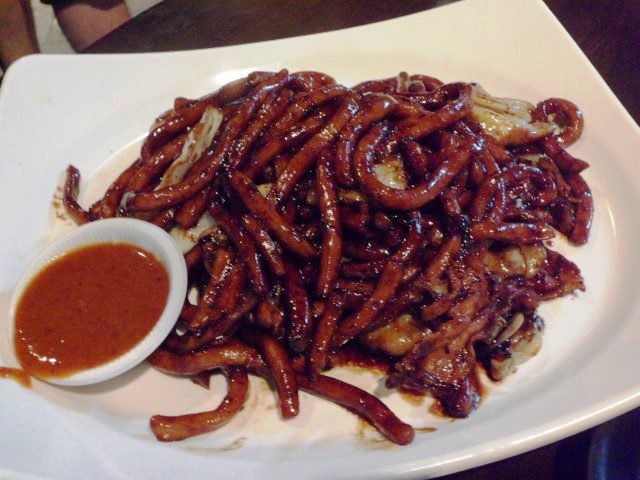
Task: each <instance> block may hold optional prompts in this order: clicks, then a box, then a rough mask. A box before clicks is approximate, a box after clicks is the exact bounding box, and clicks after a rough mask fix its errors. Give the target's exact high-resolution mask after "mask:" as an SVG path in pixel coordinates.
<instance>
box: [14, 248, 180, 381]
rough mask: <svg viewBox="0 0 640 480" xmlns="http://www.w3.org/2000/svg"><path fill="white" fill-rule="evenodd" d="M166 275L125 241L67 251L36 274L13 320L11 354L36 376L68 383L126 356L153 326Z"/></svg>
mask: <svg viewBox="0 0 640 480" xmlns="http://www.w3.org/2000/svg"><path fill="white" fill-rule="evenodd" d="M168 294H169V275H168V273H167V271H166V269H165V267H164V266H163V265H162V263H160V261H158V259H157V258H156V257H155V256H154V255H153V254H151V253H149V252H147V251H145V250H143V249H141V248H139V247H136V246H134V245H130V244H125V243H101V244H95V245H90V246H87V247H82V248H79V249H76V250H73V251H71V252H69V253H67V254H65V255H63V256H62V257H60V258H59V259H57V260H55V261H53V262H51V263H50V264H49V265H47V266H46V267H45V268H44V269H43V270H41V271H40V272H39V273H38V274H37V275H36V276H35V277H34V278H33V280H31V283H30V284H29V285H28V286H27V288H26V289H25V292H24V293H23V295H22V297H21V298H20V301H19V303H18V307H17V310H16V316H15V336H14V343H15V351H16V355H17V357H18V360H19V361H20V363H21V365H22V367H23V368H24V369H25V370H26V371H27V372H29V373H30V374H31V375H33V376H36V377H39V378H52V377H58V378H60V377H67V376H70V375H72V374H74V373H76V372H78V371H81V370H86V369H90V368H94V367H97V366H99V365H102V364H105V363H107V362H109V361H111V360H113V359H115V358H117V357H119V356H121V355H123V354H124V353H126V352H127V351H129V350H130V349H131V348H133V347H134V346H135V345H136V344H137V343H138V342H140V341H141V340H142V339H143V338H144V337H145V336H146V335H147V334H148V333H149V332H150V331H151V329H152V328H153V326H154V325H155V324H156V322H157V321H158V319H159V318H160V316H161V314H162V311H163V310H164V307H165V304H166V302H167V296H168Z"/></svg>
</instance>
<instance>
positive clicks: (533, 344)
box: [490, 313, 542, 381]
mask: <svg viewBox="0 0 640 480" xmlns="http://www.w3.org/2000/svg"><path fill="white" fill-rule="evenodd" d="M514 323H515V325H513V327H512V324H514ZM518 324H520V326H519V327H518V328H517V329H515V328H514V327H515V326H517V325H518ZM500 340H502V341H501V342H500V347H498V348H496V350H495V351H494V353H493V354H492V356H491V360H490V369H491V371H490V373H491V377H492V378H493V379H494V380H497V381H501V380H504V379H505V378H507V377H508V376H509V375H511V374H512V373H514V372H515V371H516V370H517V369H518V367H519V366H520V365H522V364H523V363H525V362H527V361H528V360H530V359H531V358H533V357H534V356H535V355H536V354H537V353H538V352H539V351H540V348H541V347H542V322H541V321H531V320H526V321H525V320H524V315H523V314H522V313H516V314H515V315H514V316H513V317H512V320H511V322H510V324H509V325H507V327H506V328H505V330H504V331H503V333H502V334H501V335H500V337H498V341H500ZM507 340H508V344H506V343H505V342H506V341H507Z"/></svg>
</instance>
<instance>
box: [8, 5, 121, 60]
mask: <svg viewBox="0 0 640 480" xmlns="http://www.w3.org/2000/svg"><path fill="white" fill-rule="evenodd" d="M0 1H2V0H0ZM53 8H54V11H55V12H56V17H57V18H58V23H59V24H60V27H61V28H62V31H63V32H64V34H65V36H66V37H67V39H68V40H69V43H71V46H72V47H73V49H74V50H75V51H76V52H79V51H81V50H84V49H85V48H87V47H88V46H89V45H91V44H92V43H94V42H95V41H96V40H98V39H99V38H101V37H104V36H105V35H106V34H107V33H109V32H111V31H112V30H115V29H116V28H118V27H119V26H120V25H122V24H123V23H125V22H126V21H127V20H129V19H130V18H131V14H130V13H129V9H128V8H127V5H126V4H125V3H124V1H123V0H85V1H81V0H73V1H69V2H58V3H54V6H53Z"/></svg>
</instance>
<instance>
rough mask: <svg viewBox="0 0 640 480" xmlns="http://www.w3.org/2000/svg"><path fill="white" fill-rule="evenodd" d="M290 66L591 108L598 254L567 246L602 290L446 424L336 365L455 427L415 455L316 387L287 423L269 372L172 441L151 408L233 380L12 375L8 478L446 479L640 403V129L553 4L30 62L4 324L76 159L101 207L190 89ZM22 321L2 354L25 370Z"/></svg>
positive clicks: (4, 408)
mask: <svg viewBox="0 0 640 480" xmlns="http://www.w3.org/2000/svg"><path fill="white" fill-rule="evenodd" d="M281 67H286V68H289V69H290V70H292V71H293V70H302V69H304V70H306V69H312V70H320V71H324V72H327V73H329V74H331V75H333V76H335V78H336V79H337V80H338V81H340V82H341V83H344V84H346V85H353V84H354V83H356V82H358V81H361V80H364V79H372V78H382V77H387V76H390V75H394V74H396V73H397V72H398V71H401V70H406V71H409V72H415V73H426V74H429V75H433V76H436V77H439V78H441V79H443V80H445V81H455V80H466V81H476V82H479V83H481V84H482V85H483V86H484V87H485V88H486V89H487V90H488V91H489V92H492V93H494V94H496V95H499V96H508V97H515V98H523V99H528V100H530V101H532V102H534V103H535V102H537V101H539V100H541V99H544V98H548V97H564V98H568V99H570V100H572V101H574V102H575V103H577V104H578V105H579V106H580V107H581V108H582V110H583V112H584V116H585V119H586V128H585V131H584V134H583V137H582V139H581V140H580V141H579V142H578V143H577V144H576V145H575V146H572V147H571V149H570V151H571V152H572V153H573V154H575V155H576V156H578V157H580V158H584V159H585V160H587V161H589V162H590V163H591V168H590V169H589V170H588V171H587V172H586V175H585V178H586V179H587V181H588V182H589V184H590V185H591V188H592V189H593V193H594V197H595V203H596V215H595V221H594V226H593V231H592V238H591V241H590V242H589V244H588V245H586V246H584V247H582V248H572V247H568V246H566V245H560V244H561V242H560V241H557V242H556V243H557V244H558V247H560V249H561V251H562V252H563V253H565V254H566V255H567V256H568V257H569V258H570V259H571V260H573V261H575V262H576V263H577V264H578V265H579V266H580V268H581V269H582V271H583V274H584V276H585V280H586V284H587V292H586V293H585V294H581V295H579V296H578V297H576V298H565V299H562V300H560V301H557V302H554V303H551V304H549V305H545V307H544V308H543V309H542V314H543V316H544V317H545V319H546V321H547V330H546V333H545V339H544V344H543V347H542V351H541V352H540V353H539V355H538V356H537V357H535V358H534V359H533V360H531V361H530V362H529V363H527V364H525V365H524V366H523V367H522V368H521V369H520V371H519V372H517V373H516V374H515V375H514V376H512V378H510V379H508V381H506V382H505V383H504V384H501V385H496V386H493V387H491V388H490V392H489V394H488V395H487V397H486V398H485V400H484V401H483V402H482V404H481V406H480V408H479V409H478V410H477V411H476V412H475V413H474V414H473V415H471V417H469V418H468V419H465V420H459V421H449V420H445V419H442V418H437V417H434V416H431V415H430V414H428V412H427V410H428V406H429V402H430V401H428V400H427V401H425V402H423V403H422V404H421V405H412V404H409V403H407V402H405V401H404V400H403V399H402V398H400V397H399V396H397V395H396V394H393V393H390V392H388V391H385V390H384V388H382V387H381V386H380V385H379V384H380V382H379V380H378V379H376V378H375V377H373V376H372V375H370V374H356V373H354V372H349V371H340V372H336V373H334V374H335V375H338V376H340V377H343V378H349V379H350V381H353V382H354V383H356V384H358V385H360V386H363V387H365V388H367V389H369V390H370V391H374V390H375V391H376V393H377V394H380V395H381V396H382V397H383V399H384V400H385V402H387V403H388V404H389V405H390V406H391V408H392V409H394V410H395V411H396V412H398V414H399V415H400V416H401V417H402V418H403V419H405V420H407V421H409V422H411V423H412V424H413V425H415V426H417V427H435V428H437V430H436V431H434V432H431V433H418V435H417V437H416V440H415V441H414V443H413V444H411V445H409V446H406V447H397V446H394V445H391V444H389V443H387V442H385V441H381V440H380V439H379V437H378V436H377V434H376V432H374V431H372V430H370V429H369V428H364V427H363V426H362V425H361V424H360V423H359V422H358V420H357V419H356V418H355V417H354V416H352V415H350V414H348V413H346V412H344V411H343V410H342V409H341V408H339V407H337V406H335V405H332V404H329V403H327V402H324V401H321V400H318V399H314V398H312V397H309V396H307V395H303V398H302V409H301V410H302V412H301V415H300V416H299V417H298V418H296V419H294V420H292V421H288V422H282V421H281V420H280V419H279V418H278V415H277V412H276V411H275V410H274V408H273V407H272V405H273V401H274V398H273V395H272V394H271V392H270V391H269V390H268V389H267V388H266V386H265V384H264V382H262V381H261V380H255V381H253V382H252V391H251V396H250V397H251V400H250V401H249V402H248V404H247V406H246V408H245V409H244V411H243V412H242V413H241V414H240V415H239V416H238V417H236V418H235V419H234V420H233V422H232V423H231V424H229V425H228V426H226V427H225V428H224V429H222V430H220V431H218V432H216V433H213V434H210V435H205V436H201V437H197V438H193V439H189V440H187V441H184V442H180V443H173V444H161V443H158V442H156V441H155V439H153V437H152V435H151V434H150V432H149V430H148V419H149V417H150V415H152V414H155V413H164V414H177V413H186V412H191V411H197V410H201V409H207V408H209V409H210V408H211V407H212V406H213V405H214V404H215V403H216V401H217V400H219V398H220V396H221V395H222V392H223V390H224V385H223V383H222V381H219V380H216V381H214V383H213V384H212V391H211V392H207V391H205V390H204V389H202V388H199V387H197V386H195V385H193V384H191V382H189V381H188V380H185V379H176V378H170V377H168V376H166V375H163V374H160V373H158V372H156V371H154V370H153V369H151V368H149V367H148V366H146V365H141V366H140V367H138V368H136V369H135V370H134V371H132V372H130V373H128V374H126V375H124V376H122V377H120V378H118V379H116V380H113V381H110V382H107V383H104V384H100V385H96V386H93V387H84V388H77V389H71V388H68V389H66V388H54V387H52V386H49V385H46V384H43V383H41V382H35V384H34V386H33V389H32V390H25V389H23V388H21V387H19V386H18V385H17V384H15V383H14V382H9V381H0V399H2V400H1V406H0V425H1V426H2V427H1V428H0V476H3V472H4V473H7V472H22V473H28V474H31V475H39V476H47V477H54V478H92V479H99V478H123V479H124V478H135V479H142V478H153V479H158V478H196V479H197V478H211V477H212V476H213V477H216V478H258V477H260V478H278V479H280V480H285V479H293V478H300V477H302V478H318V479H320V478H323V479H326V478H335V477H340V478H363V477H366V478H385V479H388V478H419V477H426V476H437V475H441V474H444V473H449V472H452V471H456V470H461V469H464V468H469V467H472V466H476V465H480V464H483V463H487V462H490V461H494V460H498V459H500V458H503V457H506V456H510V455H514V454H517V453H520V452H523V451H525V450H528V449H532V448H535V447H538V446H540V445H543V444H545V443H549V442H552V441H555V440H557V439H559V438H561V437H564V436H567V435H570V434H573V433H575V432H577V431H579V430H582V429H585V428H588V427H590V426H592V425H595V424H597V423H599V422H603V421H605V420H607V419H609V418H611V417H613V416H615V415H618V414H621V413H623V412H624V411H626V410H629V409H631V408H633V407H635V406H637V405H639V404H640V369H639V368H638V365H639V364H640V348H638V347H639V345H640V318H639V316H638V298H639V297H640V295H638V288H637V286H636V279H637V272H638V271H639V270H640V265H639V263H640V262H639V259H638V255H637V253H636V252H637V239H638V238H640V215H639V212H638V208H639V205H640V195H639V187H640V181H639V178H640V175H639V173H640V172H639V170H640V167H639V166H638V162H637V158H636V156H637V152H639V151H640V130H639V129H638V127H637V125H635V124H634V122H633V120H632V119H631V118H630V117H629V115H628V114H627V113H626V112H625V111H624V109H623V108H622V106H621V105H620V103H619V102H618V101H617V99H616V98H615V97H614V96H613V94H612V93H611V91H610V90H609V88H608V87H607V86H606V85H605V83H604V82H603V81H602V79H601V78H600V77H599V75H598V74H597V73H596V71H595V70H594V68H593V67H592V66H591V65H590V64H589V63H588V61H587V60H586V58H585V57H584V56H583V55H582V53H581V52H580V51H579V50H578V48H577V47H576V46H575V44H574V43H573V42H572V40H571V39H570V37H569V36H568V35H567V33H566V32H565V31H564V30H563V29H562V28H561V26H560V24H559V23H558V22H557V21H556V20H555V19H554V18H553V16H552V15H551V13H550V12H549V11H548V10H547V8H546V7H545V6H544V4H543V3H542V2H541V1H538V0H526V1H525V0H522V1H518V2H509V1H506V0H468V1H466V2H461V3H456V4H453V5H450V6H447V7H443V8H438V9H435V10H430V11H427V12H424V13H419V14H415V15H410V16H407V17H403V18H398V19H395V20H391V21H387V22H382V23H378V24H373V25H368V26H363V27H358V28H352V29H348V30H342V31H337V32H330V33H325V34H319V35H311V36H305V37H300V38H291V39H286V40H279V41H271V42H263V43H256V44H249V45H241V46H235V47H226V48H218V49H210V50H201V51H190V52H175V53H161V54H144V55H109V56H106V55H105V56H102V55H96V56H85V55H82V56H46V55H42V56H34V57H29V58H26V59H24V60H21V61H20V62H18V63H17V64H16V65H15V66H13V67H12V68H11V69H10V70H9V72H8V73H7V75H6V77H5V79H4V83H3V85H2V90H1V92H0V93H1V94H0V158H1V161H0V178H2V181H3V182H4V184H3V186H2V188H0V205H2V207H1V210H0V225H2V229H1V230H0V291H1V292H2V297H0V298H1V299H2V310H3V311H2V313H1V315H2V316H1V317H0V319H1V320H2V321H3V322H4V323H5V324H6V320H5V319H6V307H7V299H8V297H9V295H10V293H11V290H12V288H13V287H14V285H15V284H16V282H17V279H18V277H19V275H20V272H21V271H22V270H23V269H24V268H25V266H26V265H27V263H28V261H29V260H30V258H32V257H33V256H34V255H35V254H36V253H37V252H38V250H39V249H40V248H42V246H43V245H44V244H45V243H46V242H47V241H50V239H51V238H52V236H53V235H57V234H58V233H59V232H60V231H61V230H63V229H64V228H66V227H65V225H64V222H63V221H61V220H60V219H57V218H56V215H55V210H54V209H53V207H52V206H51V205H52V200H53V197H54V194H56V185H57V182H58V180H59V177H60V174H61V172H62V171H63V170H64V168H65V167H66V165H67V164H68V163H73V164H75V165H76V166H77V167H79V168H80V169H81V171H82V172H83V173H84V175H85V178H87V179H89V182H88V188H84V191H85V194H84V196H83V198H82V199H81V200H82V201H83V202H89V201H91V200H92V198H91V197H95V196H97V195H98V194H99V193H100V192H99V190H100V189H101V188H104V186H105V185H106V184H108V183H109V182H110V180H111V179H112V178H113V177H114V176H115V174H116V172H117V170H119V169H120V168H121V167H122V165H124V164H125V163H127V162H130V161H131V160H132V159H133V158H134V157H135V155H136V149H137V145H139V138H140V137H141V136H142V135H143V134H144V132H145V131H146V128H147V127H148V125H149V124H150V123H151V121H152V120H153V118H154V117H155V116H156V114H158V113H159V112H162V111H163V110H165V109H166V108H168V107H169V106H170V105H171V102H172V100H173V98H174V97H176V96H187V97H196V96H199V95H202V94H204V93H206V92H209V91H211V90H213V89H215V88H216V87H218V86H219V85H221V84H223V83H226V82H227V81H229V80H231V79H233V78H236V77H239V76H241V75H244V74H246V73H247V72H249V71H251V70H254V69H261V70H262V69H269V70H276V69H279V68H281ZM127 146H128V147H127ZM125 147H126V148H125ZM85 187H87V186H85ZM52 232H53V233H52ZM5 327H6V325H2V329H1V330H0V331H1V332H2V338H0V340H2V341H0V352H1V353H2V357H3V360H4V362H5V363H6V364H12V362H14V361H15V360H14V359H13V358H12V356H11V354H10V348H9V346H8V345H7V340H6V333H5V332H6V328H5Z"/></svg>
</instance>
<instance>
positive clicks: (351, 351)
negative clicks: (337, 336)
mask: <svg viewBox="0 0 640 480" xmlns="http://www.w3.org/2000/svg"><path fill="white" fill-rule="evenodd" d="M329 364H330V366H331V367H350V368H361V369H363V370H370V371H373V372H375V373H380V374H386V373H389V371H390V370H391V359H390V358H389V357H385V356H382V355H377V354H375V353H372V352H371V351H370V350H365V349H364V348H362V347H359V346H351V345H349V346H346V347H343V348H340V349H338V350H335V351H334V352H332V353H331V355H330V358H329Z"/></svg>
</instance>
